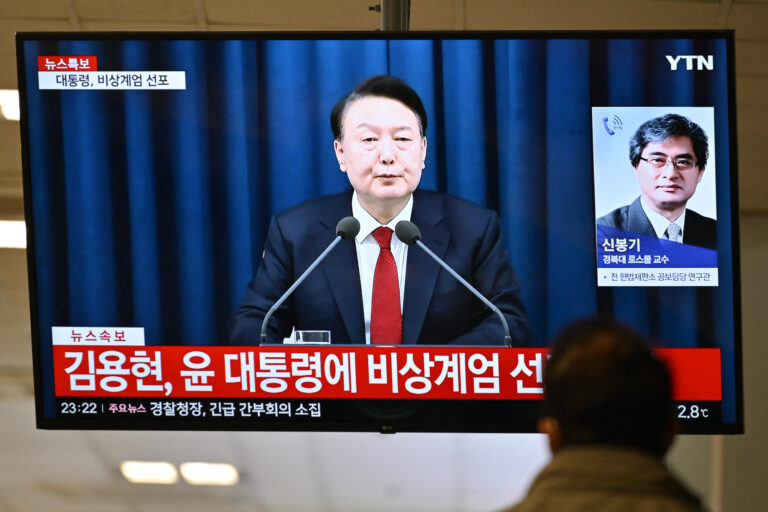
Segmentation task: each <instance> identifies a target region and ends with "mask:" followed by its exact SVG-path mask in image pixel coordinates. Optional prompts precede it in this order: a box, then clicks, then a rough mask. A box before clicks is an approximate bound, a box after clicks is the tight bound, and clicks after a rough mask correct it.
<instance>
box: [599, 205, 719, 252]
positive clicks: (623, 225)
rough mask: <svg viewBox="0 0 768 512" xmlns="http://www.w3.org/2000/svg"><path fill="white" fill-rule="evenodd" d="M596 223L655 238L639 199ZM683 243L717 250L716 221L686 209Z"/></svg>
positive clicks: (604, 216) (654, 232)
mask: <svg viewBox="0 0 768 512" xmlns="http://www.w3.org/2000/svg"><path fill="white" fill-rule="evenodd" d="M597 223H598V224H599V225H601V226H608V227H611V228H617V229H623V230H626V231H631V232H632V233H640V234H642V235H648V236H652V237H654V238H655V237H656V231H654V229H653V225H652V224H651V221H650V220H648V216H647V215H645V212H644V211H643V207H642V205H641V204H640V198H639V197H638V198H637V199H635V200H634V201H633V202H632V204H630V205H628V206H622V207H621V208H616V209H615V210H613V211H612V212H611V213H609V214H608V215H603V216H602V217H600V218H599V219H597ZM683 243H684V244H690V245H696V246H698V247H705V248H707V249H717V221H716V220H714V219H710V218H709V217H704V216H703V215H699V214H698V213H696V212H695V211H693V210H688V209H686V210H685V230H684V231H683Z"/></svg>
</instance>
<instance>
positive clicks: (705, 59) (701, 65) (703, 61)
mask: <svg viewBox="0 0 768 512" xmlns="http://www.w3.org/2000/svg"><path fill="white" fill-rule="evenodd" d="M665 57H666V58H667V60H668V61H669V68H670V69H671V70H672V71H677V65H678V64H679V63H680V60H684V61H685V69H686V70H688V71H692V70H693V63H694V62H695V63H696V69H697V70H699V71H703V70H705V69H706V70H707V71H712V70H713V69H715V59H714V58H713V56H712V55H677V56H675V57H673V56H672V55H665Z"/></svg>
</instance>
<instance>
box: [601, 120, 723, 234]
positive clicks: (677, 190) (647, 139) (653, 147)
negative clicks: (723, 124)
mask: <svg viewBox="0 0 768 512" xmlns="http://www.w3.org/2000/svg"><path fill="white" fill-rule="evenodd" d="M708 157H709V149H708V141H707V134H706V133H704V130H702V129H701V127H700V126H699V125H698V124H696V123H694V122H692V121H691V120H690V119H688V118H686V117H683V116H681V115H678V114H666V115H664V116H661V117H657V118H654V119H651V120H650V121H646V122H645V123H643V124H642V125H641V126H640V128H638V129H637V131H636V132H635V134H634V135H633V136H632V139H631V140H630V143H629V158H630V161H631V163H632V172H633V173H634V175H635V178H636V179H637V181H638V183H639V185H640V197H638V198H637V199H635V201H634V202H633V203H632V204H630V205H627V206H622V207H621V208H617V209H616V210H614V211H612V212H610V213H609V214H607V215H604V216H602V217H600V218H599V219H597V224H598V225H603V226H608V227H612V228H618V229H623V230H626V231H631V232H633V233H640V234H645V235H648V236H652V237H658V238H661V239H666V240H671V241H673V242H680V243H684V244H690V245H696V246H699V247H704V248H707V249H716V248H717V222H716V221H715V220H714V219H711V218H709V217H704V216H703V215H700V214H698V213H696V212H695V211H693V210H690V209H687V208H686V204H687V202H688V200H689V199H690V198H691V197H692V196H693V194H694V192H696V186H697V185H698V184H699V182H700V181H701V178H702V175H703V174H704V168H705V166H706V164H707V158H708Z"/></svg>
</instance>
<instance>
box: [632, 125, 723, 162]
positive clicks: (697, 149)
mask: <svg viewBox="0 0 768 512" xmlns="http://www.w3.org/2000/svg"><path fill="white" fill-rule="evenodd" d="M670 137H688V138H689V139H691V145H692V146H693V152H694V154H695V155H696V162H697V164H698V166H699V169H702V170H703V169H704V167H706V165H707V159H708V158H709V143H708V139H707V134H706V133H705V132H704V130H702V128H701V126H699V125H698V124H696V123H694V122H693V121H691V120H690V119H688V118H687V117H684V116H681V115H679V114H666V115H663V116H661V117H655V118H653V119H651V120H650V121H646V122H644V123H643V124H641V125H640V128H638V129H637V131H636V132H635V134H634V135H633V136H632V139H630V141H629V160H630V162H632V167H637V165H638V164H639V163H640V156H641V155H642V153H643V149H644V148H645V146H646V145H647V144H648V143H649V142H661V141H664V140H667V139H668V138H670Z"/></svg>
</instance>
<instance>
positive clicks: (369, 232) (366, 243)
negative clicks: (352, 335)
mask: <svg viewBox="0 0 768 512" xmlns="http://www.w3.org/2000/svg"><path fill="white" fill-rule="evenodd" d="M411 211H413V195H411V197H410V198H408V202H407V203H406V204H405V207H404V208H403V209H402V211H400V213H398V214H397V216H395V218H394V219H392V220H391V221H389V223H387V224H386V226H387V227H388V228H390V229H392V231H394V230H395V226H396V225H397V223H398V222H400V221H401V220H408V221H410V220H411ZM352 215H353V216H354V217H355V218H356V219H357V220H358V221H359V222H360V232H359V233H358V234H357V236H356V237H355V249H356V251H357V268H358V270H359V271H360V289H361V290H362V292H363V317H364V319H365V342H366V343H367V344H370V343H371V301H372V300H373V274H374V272H375V270H376V261H377V260H378V259H379V251H380V248H379V243H378V242H377V241H376V239H375V238H373V232H374V230H376V229H377V228H379V227H381V224H379V221H377V220H376V219H374V218H373V216H371V214H370V213H368V212H367V211H366V210H365V209H364V208H363V207H362V205H360V201H359V200H358V198H357V192H356V191H355V192H354V193H353V194H352ZM390 249H391V250H392V256H393V257H394V258H395V264H396V265H397V278H398V282H399V285H400V312H402V311H403V293H404V291H405V264H406V261H407V260H408V246H407V245H405V244H404V243H403V242H401V241H400V239H399V238H397V236H395V234H394V233H392V242H391V243H390Z"/></svg>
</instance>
